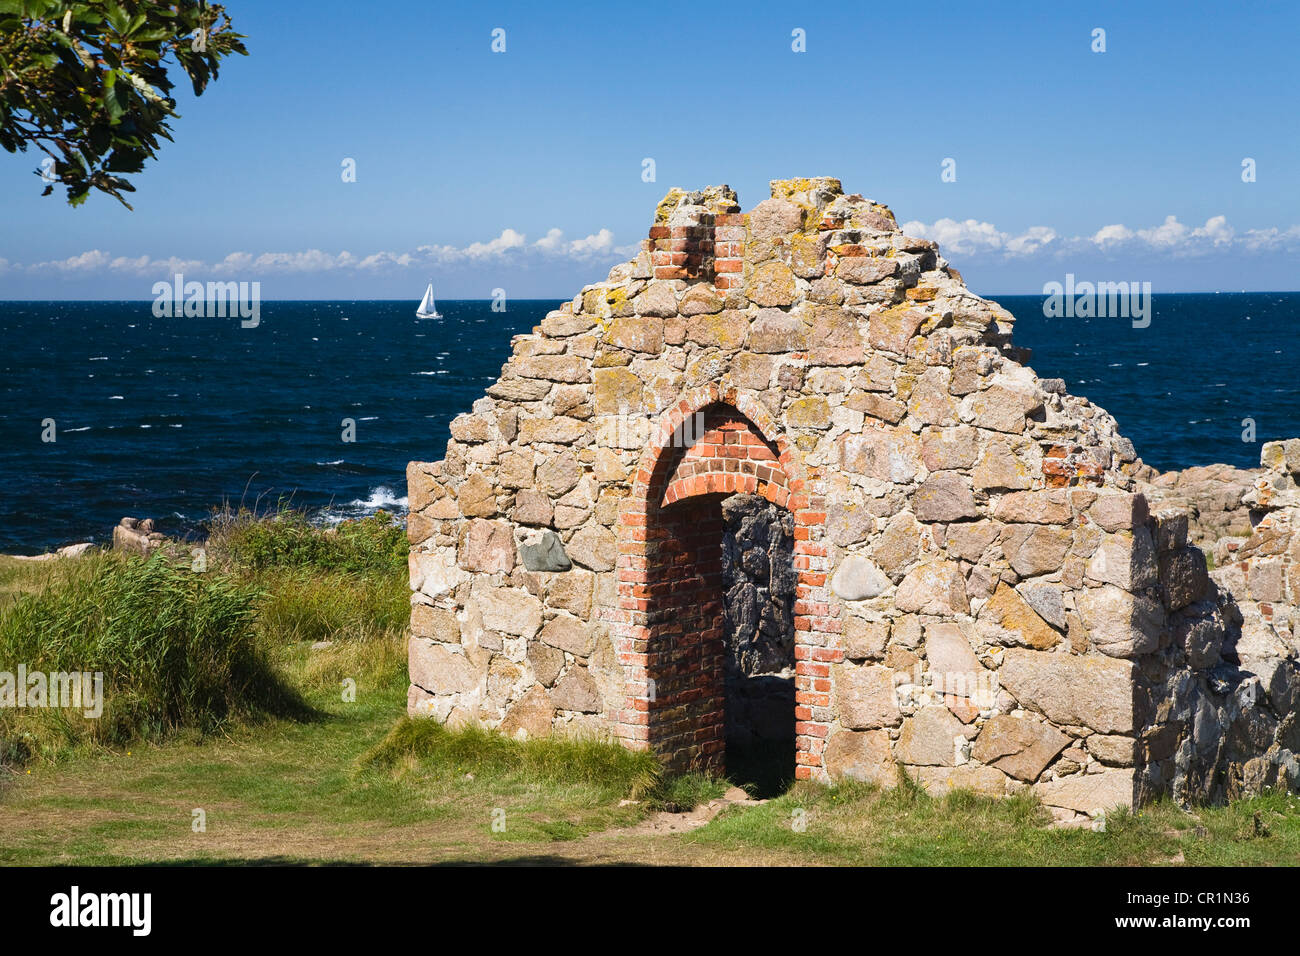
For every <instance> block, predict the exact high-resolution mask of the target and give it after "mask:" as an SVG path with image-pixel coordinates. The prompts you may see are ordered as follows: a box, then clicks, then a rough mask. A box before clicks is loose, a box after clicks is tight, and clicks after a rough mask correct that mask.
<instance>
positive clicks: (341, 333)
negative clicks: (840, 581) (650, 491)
mask: <svg viewBox="0 0 1300 956" xmlns="http://www.w3.org/2000/svg"><path fill="white" fill-rule="evenodd" d="M993 298H995V299H996V300H997V301H998V302H1000V303H1001V304H1002V305H1003V306H1005V307H1006V308H1007V309H1008V310H1010V311H1011V312H1012V313H1013V314H1014V315H1015V316H1016V319H1017V322H1016V329H1015V341H1016V344H1017V345H1019V346H1021V347H1028V348H1030V349H1032V350H1033V356H1032V358H1031V360H1030V364H1031V365H1032V366H1033V367H1034V369H1035V370H1036V371H1037V372H1038V374H1039V375H1041V376H1043V377H1052V378H1063V379H1064V380H1065V382H1066V384H1067V386H1068V388H1069V390H1070V391H1071V392H1072V393H1074V394H1077V395H1083V396H1087V397H1088V398H1089V399H1091V400H1092V401H1093V402H1095V403H1097V404H1098V405H1101V406H1102V407H1104V408H1105V409H1106V410H1107V411H1109V412H1110V413H1111V414H1113V415H1114V416H1115V417H1116V418H1117V419H1118V421H1119V424H1120V428H1121V431H1122V432H1123V433H1124V434H1125V435H1127V436H1128V437H1129V438H1130V439H1132V441H1133V443H1134V445H1135V446H1136V447H1137V450H1138V454H1139V455H1141V457H1142V458H1143V460H1144V461H1146V462H1147V463H1148V464H1151V465H1153V466H1155V467H1157V468H1160V469H1172V468H1185V467H1188V466H1191V465H1204V464H1210V463H1212V462H1227V463H1229V464H1233V465H1238V466H1242V467H1251V466H1254V465H1256V464H1258V461H1259V450H1260V446H1261V445H1262V443H1263V442H1265V441H1268V440H1271V439H1277V438H1286V437H1296V436H1300V373H1298V371H1297V369H1298V367H1300V293H1294V292H1283V293H1272V292H1270V293H1241V294H1228V293H1207V294H1183V295H1156V296H1154V297H1153V309H1152V315H1151V322H1150V324H1149V325H1148V326H1147V327H1145V328H1135V327H1134V326H1133V323H1132V322H1131V320H1130V319H1128V318H1096V317H1093V318H1060V317H1057V318H1049V317H1048V316H1047V315H1045V314H1044V312H1045V310H1044V303H1043V298H1042V297H1041V296H994V297H993ZM558 305H559V302H558V300H557V301H550V300H533V301H510V302H509V303H508V305H507V308H506V311H504V312H500V311H493V309H492V302H491V301H489V300H482V301H446V302H440V303H439V304H438V308H439V309H440V310H441V312H442V314H443V318H442V319H441V320H426V321H419V320H417V319H416V318H415V317H414V311H415V309H414V303H413V302H407V301H358V302H324V301H312V302H287V301H286V302H264V303H262V305H261V314H260V322H259V324H258V325H257V326H256V327H255V328H245V327H243V326H242V325H241V323H240V321H239V319H238V318H234V319H231V318H157V317H155V316H154V314H153V303H152V302H151V301H148V302H88V301H75V302H72V301H69V302H34V301H23V302H0V330H2V331H3V333H4V348H3V349H2V350H0V553H9V554H34V553H39V552H41V551H44V550H48V549H50V548H54V547H58V546H61V545H65V544H70V543H73V542H79V541H96V542H104V541H106V540H108V539H110V538H111V535H112V528H113V526H114V525H115V524H116V523H117V522H118V520H119V519H121V518H122V517H123V516H127V515H129V516H133V517H139V518H144V517H152V518H154V519H155V520H156V521H157V523H158V528H159V530H162V531H164V532H166V533H168V534H172V535H179V536H201V535H202V529H203V522H204V521H205V520H207V519H208V517H209V516H210V514H211V512H212V510H213V509H214V508H216V507H220V506H222V505H223V504H228V505H231V506H234V507H239V506H243V507H247V508H256V509H259V510H267V509H270V508H275V507H278V506H280V505H281V504H285V505H289V506H292V507H299V508H304V509H307V510H308V511H309V512H310V513H311V514H312V516H313V519H314V520H316V521H319V522H321V523H322V524H330V523H336V522H338V521H342V520H346V519H349V518H355V517H360V516H363V515H367V514H372V513H374V512H376V511H380V510H383V511H389V512H393V513H397V514H401V513H402V512H404V510H405V507H406V477H405V475H406V463H407V462H408V461H411V460H413V459H414V460H425V461H436V460H438V459H440V458H442V457H443V453H444V449H445V447H446V442H447V437H448V430H447V429H448V423H449V422H450V421H451V419H452V418H453V417H454V416H455V415H457V414H459V413H460V412H463V411H467V410H469V408H470V405H471V404H472V402H473V401H474V399H476V398H478V397H479V396H481V395H482V394H483V390H484V389H485V388H486V387H487V386H488V385H489V384H490V383H491V382H492V381H493V380H495V378H496V377H497V375H498V374H499V372H500V369H501V365H502V364H503V363H504V362H505V361H506V359H507V358H508V357H509V355H510V339H511V337H512V336H513V335H516V334H518V333H520V332H527V331H529V330H531V328H532V327H533V326H534V325H536V324H537V323H538V322H539V321H540V320H541V319H542V317H543V316H544V315H545V314H546V313H547V312H548V311H549V310H551V309H554V308H556V307H558Z"/></svg>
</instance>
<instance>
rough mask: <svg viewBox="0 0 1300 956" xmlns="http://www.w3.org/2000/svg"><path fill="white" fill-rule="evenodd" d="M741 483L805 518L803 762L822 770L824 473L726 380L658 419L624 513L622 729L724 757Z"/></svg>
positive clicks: (662, 749) (674, 753) (798, 713)
mask: <svg viewBox="0 0 1300 956" xmlns="http://www.w3.org/2000/svg"><path fill="white" fill-rule="evenodd" d="M729 462H734V463H735V464H734V465H729V464H728V463H729ZM742 463H743V464H742ZM736 492H748V493H754V494H760V495H762V496H764V497H766V498H767V499H768V500H769V501H773V502H774V503H777V504H779V505H781V506H783V507H785V508H787V509H788V510H789V511H790V512H791V514H792V515H793V516H794V521H795V544H794V552H795V555H794V562H795V570H796V572H797V573H798V578H799V583H798V589H797V592H796V603H795V615H796V616H795V717H796V727H795V729H796V734H797V748H798V752H797V754H796V774H797V776H799V777H800V778H809V777H820V776H824V773H823V771H822V751H823V749H824V747H825V741H826V736H827V733H828V730H829V727H828V722H829V719H830V716H829V708H830V664H831V663H833V662H835V661H838V660H839V659H840V658H841V657H842V651H841V650H840V649H839V632H840V621H839V619H838V617H835V616H833V615H832V612H831V610H830V607H829V603H828V598H827V594H826V572H827V561H828V557H827V549H826V546H825V545H824V544H823V543H822V542H821V535H822V530H823V527H824V525H825V521H826V514H825V510H824V508H825V504H824V498H823V497H822V488H821V487H820V477H819V476H816V475H809V474H805V473H804V468H803V466H802V464H801V463H800V461H799V460H798V458H797V457H796V455H795V453H794V450H793V449H792V448H791V447H790V445H789V443H788V442H787V440H786V438H785V435H784V434H783V432H782V430H781V428H780V427H779V425H778V424H777V422H776V421H774V420H773V418H772V416H771V414H770V413H769V412H768V411H767V409H766V408H765V407H764V406H763V405H762V404H761V403H760V402H759V401H758V400H757V399H756V398H755V397H754V396H753V395H751V394H748V393H746V392H744V391H742V390H740V389H737V388H734V387H723V386H719V385H717V384H716V383H715V384H710V385H706V386H703V387H701V388H697V389H694V390H692V391H690V392H688V393H686V394H685V395H684V396H683V397H682V398H681V400H680V401H678V402H677V404H676V405H674V406H672V407H671V408H669V409H668V410H667V411H666V412H664V414H663V415H662V416H661V417H660V419H659V421H658V423H657V424H656V426H655V428H654V429H653V431H652V434H651V437H650V440H649V443H648V445H647V447H646V448H645V450H644V451H643V452H642V455H641V459H640V462H639V464H638V467H637V471H636V475H635V477H634V480H633V486H632V494H631V495H630V497H629V498H628V501H627V504H626V505H625V507H624V509H623V512H622V514H621V515H620V521H619V527H618V544H619V557H618V568H617V573H618V607H617V608H616V609H615V610H614V613H613V615H612V620H613V624H614V632H615V636H616V638H617V642H616V646H617V653H618V657H619V662H620V663H621V664H622V666H623V668H624V673H625V675H626V680H627V698H626V703H625V707H624V710H623V712H622V713H621V714H619V715H617V733H618V735H619V737H620V738H621V739H622V740H623V741H624V743H625V744H626V745H627V746H630V747H634V748H640V749H644V748H646V747H653V748H654V749H655V750H656V751H657V752H658V753H659V754H660V755H661V756H662V757H663V758H664V759H665V761H666V762H667V763H668V764H669V765H671V766H676V767H704V768H710V769H721V768H722V763H723V758H724V753H725V741H724V738H723V697H722V686H721V674H722V640H721V637H722V593H721V577H720V568H719V567H715V565H716V564H717V561H716V555H717V554H718V553H719V550H720V542H721V537H722V518H721V509H720V508H718V507H717V503H716V499H717V497H718V496H721V495H724V494H733V493H736ZM652 688H653V694H652Z"/></svg>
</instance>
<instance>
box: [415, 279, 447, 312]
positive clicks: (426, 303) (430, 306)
mask: <svg viewBox="0 0 1300 956" xmlns="http://www.w3.org/2000/svg"><path fill="white" fill-rule="evenodd" d="M415 314H416V316H417V317H418V318H421V319H440V318H442V316H440V315H439V314H438V307H437V306H436V305H435V304H434V301H433V283H432V282H430V283H429V288H427V289H425V290H424V298H423V299H421V300H420V306H419V308H417V309H416V310H415Z"/></svg>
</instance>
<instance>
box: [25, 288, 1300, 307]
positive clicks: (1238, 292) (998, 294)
mask: <svg viewBox="0 0 1300 956" xmlns="http://www.w3.org/2000/svg"><path fill="white" fill-rule="evenodd" d="M971 291H972V292H973V291H974V290H971ZM975 294H976V295H979V296H981V297H983V298H989V299H994V298H999V297H1001V298H1009V297H1016V298H1025V299H1034V298H1044V297H1046V296H1048V295H1049V293H1046V292H978V293H975ZM1297 294H1300V289H1235V290H1233V289H1186V290H1183V291H1180V292H1156V291H1152V293H1151V295H1152V296H1167V295H1297ZM573 298H574V297H573V296H571V295H566V296H527V297H524V296H521V297H519V298H515V299H507V300H506V301H507V302H568V301H570V300H571V299H573ZM156 301H157V297H153V298H148V299H95V298H79V299H0V305H8V304H11V303H18V302H22V303H32V302H45V303H54V302H113V303H128V302H140V303H153V302H156ZM205 301H206V300H205ZM262 301H263V302H415V301H418V296H416V297H411V296H402V297H401V298H391V297H390V298H372V299H349V298H344V297H337V296H335V297H327V298H311V299H300V298H284V299H262ZM440 301H441V302H494V301H496V300H495V299H493V298H491V297H487V298H477V299H460V298H450V297H449V298H445V299H442V300H440Z"/></svg>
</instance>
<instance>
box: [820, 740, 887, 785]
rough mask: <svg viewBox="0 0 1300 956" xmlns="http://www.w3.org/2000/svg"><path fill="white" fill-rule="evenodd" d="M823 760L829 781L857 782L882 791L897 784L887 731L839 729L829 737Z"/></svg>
mask: <svg viewBox="0 0 1300 956" xmlns="http://www.w3.org/2000/svg"><path fill="white" fill-rule="evenodd" d="M822 760H823V762H824V763H825V766H826V772H827V774H828V775H829V776H830V778H831V779H832V780H844V779H848V780H858V781H860V782H862V783H873V784H875V785H876V786H878V787H884V788H889V787H893V786H894V785H895V784H896V783H897V782H898V767H897V765H896V764H895V763H894V757H893V754H892V753H891V752H890V749H889V732H888V731H886V730H868V731H865V732H862V733H855V732H853V731H849V730H841V731H840V732H839V733H837V734H834V735H832V737H831V739H830V742H829V743H828V744H827V745H826V753H825V754H824V755H823V757H822Z"/></svg>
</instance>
